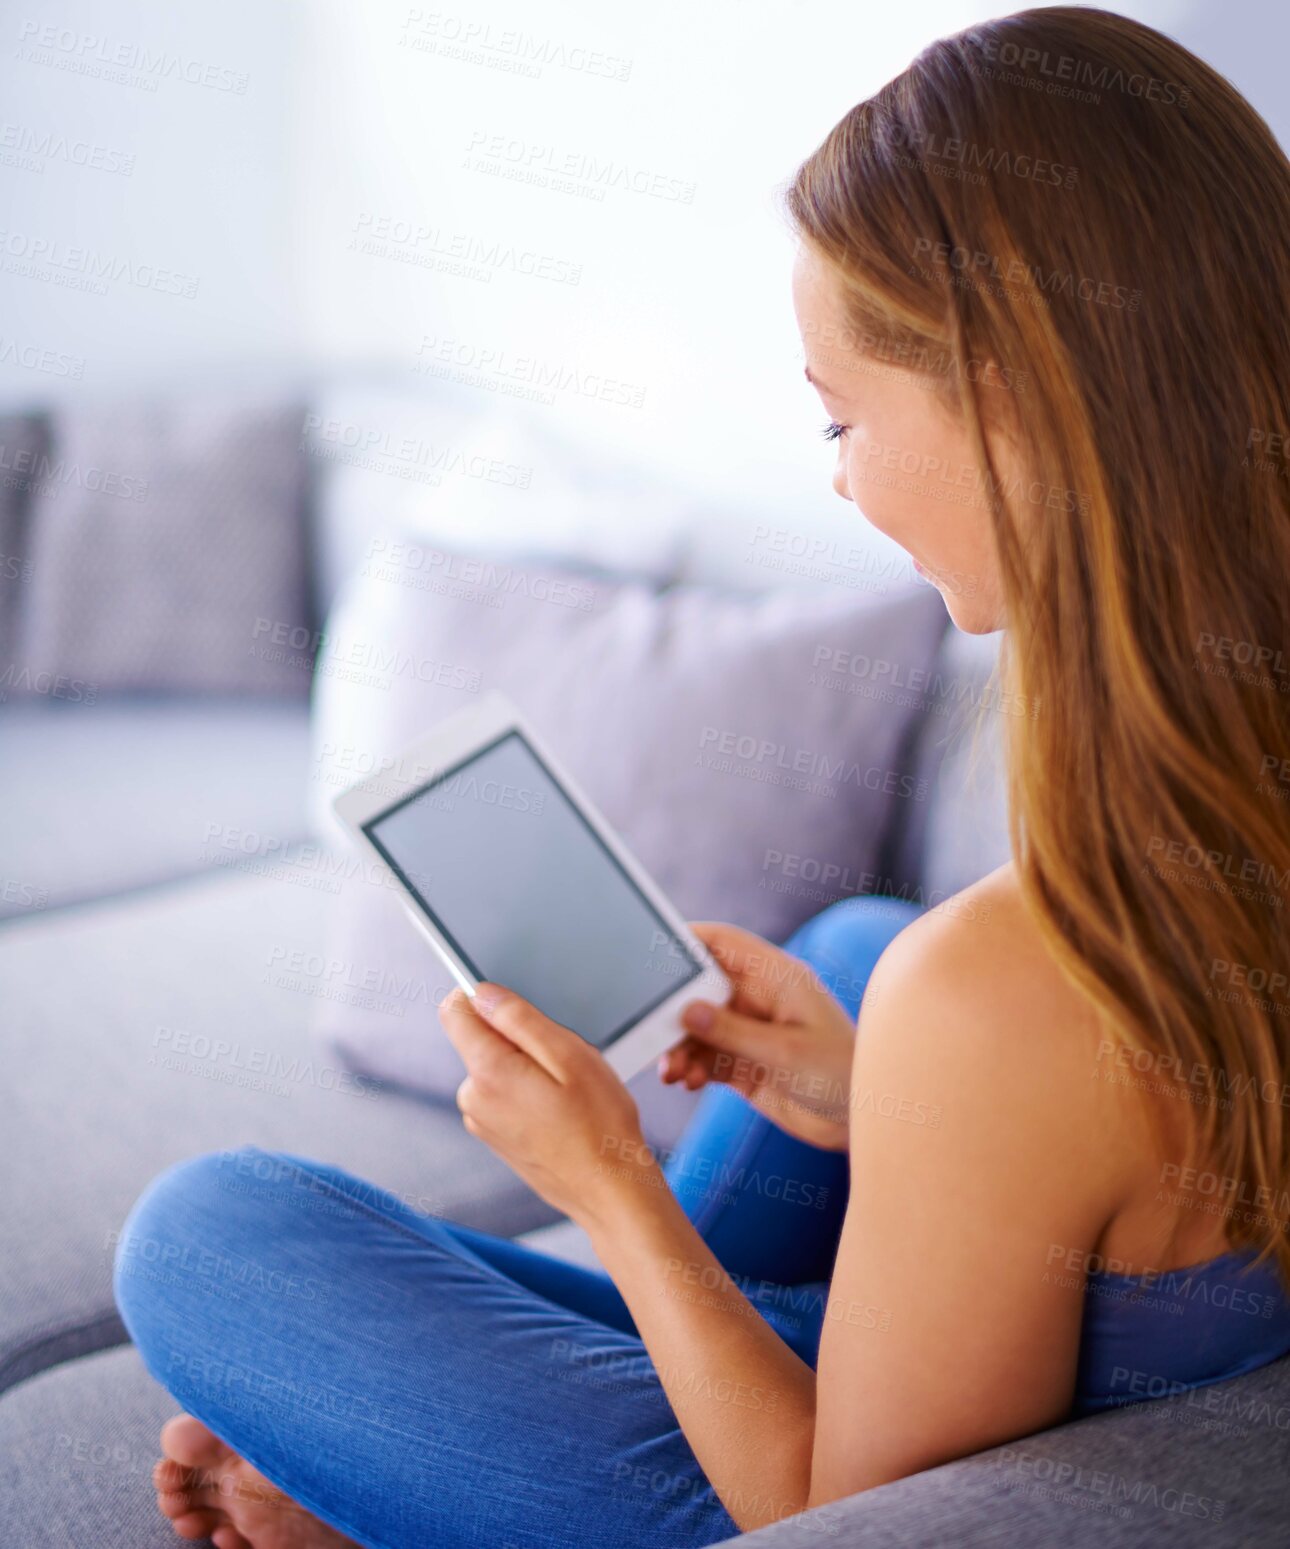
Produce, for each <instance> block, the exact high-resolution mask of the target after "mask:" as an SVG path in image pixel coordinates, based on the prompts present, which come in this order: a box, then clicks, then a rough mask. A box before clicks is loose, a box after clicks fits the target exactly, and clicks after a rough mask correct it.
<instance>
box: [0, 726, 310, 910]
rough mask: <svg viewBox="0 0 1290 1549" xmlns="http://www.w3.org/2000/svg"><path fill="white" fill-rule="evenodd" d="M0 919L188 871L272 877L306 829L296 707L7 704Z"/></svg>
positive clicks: (0, 770)
mask: <svg viewBox="0 0 1290 1549" xmlns="http://www.w3.org/2000/svg"><path fill="white" fill-rule="evenodd" d="M0 714H2V715H3V727H4V730H3V735H4V757H3V758H0V812H2V813H3V814H4V822H3V825H2V826H0V918H4V917H6V916H11V915H27V914H33V913H36V912H39V911H40V910H42V909H52V908H56V907H58V906H60V905H63V904H70V903H77V902H81V901H83V900H85V899H89V898H99V897H104V896H106V895H109V894H112V893H120V892H125V891H128V890H129V889H131V888H136V887H144V886H149V885H152V884H155V883H158V882H165V881H169V880H170V879H172V878H176V877H185V876H190V875H191V874H192V873H194V872H197V871H200V870H202V869H204V868H206V867H210V866H230V865H240V866H244V867H250V868H256V869H259V870H262V871H271V870H272V869H273V867H274V866H275V865H276V864H277V863H278V862H279V861H280V860H281V859H282V857H283V855H284V853H285V852H286V850H287V848H288V846H289V845H290V842H291V841H292V840H299V839H301V838H303V837H304V836H305V835H306V834H307V832H308V819H307V816H306V811H305V790H306V786H307V783H308V781H307V770H308V763H309V727H308V715H307V711H306V707H305V705H304V704H297V703H294V702H290V701H288V702H282V701H275V702H261V703H257V702H256V701H253V700H252V701H241V702H238V701H234V700H225V701H220V700H213V701H211V700H208V701H202V700H186V699H175V700H169V699H146V698H145V699H126V698H122V699H117V700H104V701H100V702H99V703H98V704H95V705H60V704H57V703H50V702H49V701H47V700H31V701H28V702H26V703H22V704H16V705H6V706H5V708H4V710H3V712H0Z"/></svg>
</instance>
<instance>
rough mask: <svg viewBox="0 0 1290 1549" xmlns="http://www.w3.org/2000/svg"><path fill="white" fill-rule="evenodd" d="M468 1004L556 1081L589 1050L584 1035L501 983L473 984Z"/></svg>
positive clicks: (575, 1066)
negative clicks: (572, 1029) (562, 1023)
mask: <svg viewBox="0 0 1290 1549" xmlns="http://www.w3.org/2000/svg"><path fill="white" fill-rule="evenodd" d="M471 1005H472V1008H473V1010H474V1011H475V1014H476V1015H477V1016H478V1017H480V1018H482V1019H483V1021H484V1022H485V1023H486V1025H487V1026H488V1027H490V1028H495V1029H496V1030H497V1032H499V1033H500V1034H501V1035H502V1036H503V1037H504V1038H507V1039H509V1041H510V1042H511V1043H512V1044H513V1045H514V1046H515V1047H516V1048H517V1049H519V1050H521V1051H522V1052H523V1053H524V1054H527V1055H528V1057H529V1059H531V1060H532V1061H533V1063H534V1064H535V1065H540V1066H541V1067H542V1069H543V1070H545V1071H546V1073H547V1075H549V1076H550V1077H552V1078H553V1079H554V1080H556V1081H566V1080H567V1079H568V1077H569V1074H570V1072H571V1071H572V1070H574V1069H576V1068H577V1067H578V1065H579V1063H580V1062H581V1061H583V1060H585V1059H586V1057H587V1055H588V1053H590V1052H591V1045H590V1044H589V1043H588V1042H587V1041H586V1039H585V1038H580V1037H579V1036H578V1035H577V1033H574V1032H570V1030H569V1029H568V1028H567V1027H561V1026H560V1024H559V1023H558V1022H553V1021H552V1020H551V1018H550V1017H549V1016H546V1015H545V1014H544V1013H543V1012H541V1011H539V1010H538V1009H537V1007H536V1006H534V1005H533V1004H531V1002H529V1001H527V1000H525V999H524V997H523V996H522V995H517V994H516V993H515V991H514V990H508V989H507V988H506V987H505V985H501V984H492V983H489V982H487V981H485V982H483V983H481V984H479V985H477V986H476V988H475V993H474V995H473V997H472V998H471Z"/></svg>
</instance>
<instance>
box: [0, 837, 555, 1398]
mask: <svg viewBox="0 0 1290 1549" xmlns="http://www.w3.org/2000/svg"><path fill="white" fill-rule="evenodd" d="M278 871H279V873H280V874H279V875H276V876H258V875H255V874H249V873H242V872H220V873H216V874H208V875H205V876H201V877H198V878H195V879H193V880H192V881H190V882H188V883H185V884H176V885H173V886H171V887H168V888H164V889H157V890H153V891H147V892H143V893H138V894H135V895H132V896H130V897H128V898H124V899H118V900H115V901H114V902H112V903H108V904H95V905H89V906H87V907H85V908H84V909H77V910H69V911H66V912H64V913H60V914H47V915H44V916H42V917H38V918H34V919H29V920H23V921H11V922H10V923H9V924H7V925H6V926H5V927H4V928H3V929H0V1004H2V1005H3V1006H4V1009H5V1024H6V1025H5V1035H6V1047H7V1050H8V1054H9V1059H8V1062H7V1064H6V1080H5V1083H4V1095H3V1098H2V1099H0V1101H2V1102H3V1105H4V1113H3V1117H2V1118H0V1130H2V1131H3V1133H4V1135H5V1163H4V1168H5V1172H4V1178H5V1204H6V1208H5V1210H4V1213H3V1216H2V1217H0V1266H3V1268H2V1269H0V1281H2V1282H3V1295H0V1389H3V1387H4V1386H6V1385H8V1384H11V1383H14V1382H18V1381H20V1380H21V1379H22V1378H24V1377H26V1376H29V1375H30V1374H32V1373H33V1372H35V1371H39V1370H41V1369H42V1368H44V1367H47V1366H50V1365H52V1364H54V1363H55V1362H57V1361H60V1360H63V1359H66V1358H68V1357H69V1356H72V1355H76V1354H79V1353H83V1352H85V1351H87V1350H92V1349H95V1348H99V1347H101V1346H104V1345H107V1344H111V1343H114V1342H119V1341H120V1340H121V1339H122V1338H123V1337H124V1333H123V1330H122V1329H121V1327H120V1325H119V1323H118V1321H117V1319H116V1314H115V1310H114V1306H113V1301H112V1295H111V1267H112V1255H113V1248H114V1245H115V1240H116V1239H115V1234H116V1232H117V1230H118V1229H119V1227H120V1225H121V1222H122V1221H123V1219H124V1217H125V1215H126V1212H127V1211H128V1209H129V1207H130V1205H131V1204H132V1203H133V1201H134V1199H135V1198H136V1197H137V1196H138V1194H139V1193H140V1191H141V1190H142V1189H143V1187H144V1185H145V1184H146V1183H147V1182H148V1181H149V1179H150V1178H152V1177H153V1176H154V1175H155V1174H156V1173H158V1172H160V1171H161V1170H162V1169H163V1168H165V1167H167V1166H169V1165H170V1164H171V1163H172V1162H175V1161H178V1160H180V1159H181V1158H183V1157H186V1156H191V1155H194V1154H197V1153H199V1152H203V1151H215V1150H222V1149H226V1148H234V1147H237V1146H240V1145H242V1144H244V1143H248V1142H250V1143H254V1144H256V1145H259V1146H262V1147H265V1148H269V1149H279V1150H287V1151H292V1152H296V1153H300V1154H304V1155H310V1156H315V1157H319V1158H321V1159H324V1160H327V1161H331V1162H334V1163H337V1164H338V1165H340V1166H342V1167H346V1168H348V1169H349V1170H350V1171H352V1172H355V1173H357V1174H359V1175H360V1176H362V1177H365V1178H370V1179H371V1180H372V1181H373V1182H374V1183H376V1184H377V1185H379V1186H381V1187H384V1188H387V1189H390V1190H392V1191H394V1192H396V1193H397V1194H398V1195H400V1196H401V1197H403V1198H405V1199H408V1200H410V1201H411V1202H413V1203H414V1204H415V1205H417V1206H418V1208H420V1209H423V1210H425V1211H427V1212H429V1213H432V1214H442V1215H445V1216H448V1217H451V1218H453V1219H458V1220H462V1221H466V1222H468V1223H470V1224H472V1225H476V1226H480V1227H483V1228H485V1229H487V1230H490V1231H497V1232H501V1233H507V1234H509V1233H512V1232H515V1231H519V1230H523V1229H524V1228H526V1227H530V1226H533V1225H535V1224H537V1223H540V1222H543V1221H548V1220H550V1219H552V1216H553V1212H552V1211H550V1210H549V1209H548V1208H547V1207H546V1206H544V1205H543V1204H541V1202H540V1201H538V1200H537V1199H536V1197H535V1196H534V1195H532V1194H531V1193H530V1192H529V1190H528V1189H527V1188H526V1187H525V1186H524V1185H522V1184H521V1183H520V1182H519V1181H518V1180H517V1179H516V1178H515V1176H514V1174H512V1173H511V1172H510V1171H509V1169H507V1168H506V1167H505V1166H504V1165H503V1164H502V1163H501V1162H499V1161H498V1160H497V1159H496V1158H495V1157H494V1156H493V1155H492V1153H491V1152H489V1151H488V1150H487V1149H486V1148H485V1147H484V1146H483V1145H482V1144H480V1143H479V1142H477V1141H475V1140H472V1139H471V1138H470V1137H469V1136H468V1135H467V1134H466V1133H465V1132H464V1130H463V1129H462V1127H461V1123H460V1119H459V1116H458V1114H457V1111H456V1109H455V1108H453V1107H451V1106H450V1105H440V1106H436V1105H433V1104H430V1103H426V1102H424V1101H418V1100H414V1099H412V1098H409V1097H407V1096H406V1095H401V1094H398V1093H395V1092H392V1091H388V1090H383V1089H381V1088H380V1087H379V1086H378V1085H377V1083H375V1082H373V1081H370V1080H368V1079H366V1078H358V1077H355V1076H354V1075H353V1074H352V1073H351V1072H349V1071H347V1070H344V1069H342V1068H340V1067H339V1066H338V1065H337V1064H336V1063H335V1061H333V1060H329V1059H327V1058H326V1057H325V1056H324V1055H323V1054H322V1053H321V1052H320V1051H319V1049H318V1047H317V1045H316V1044H315V1043H313V1042H312V1041H311V1039H310V1034H309V1023H310V1015H311V1010H312V1007H313V1004H314V1001H315V999H316V998H317V997H318V996H320V995H330V994H344V993H347V991H346V989H345V986H344V984H343V983H342V982H340V979H339V978H338V977H337V976H336V975H334V974H329V971H328V969H329V965H328V963H327V961H326V960H325V959H324V958H323V956H322V953H321V948H320V940H321V934H322V932H321V928H320V920H321V912H322V904H323V901H324V897H325V894H324V892H323V891H322V890H321V889H320V887H319V885H318V884H319V876H318V873H317V871H316V870H314V869H312V868H310V867H307V866H301V867H295V868H293V867H291V866H283V867H280V868H278ZM401 1009H402V1010H403V1012H404V1014H405V1015H406V1018H407V1020H408V1022H409V1023H410V1024H411V1023H419V1024H424V1030H425V1036H426V1037H430V1038H432V1037H438V1036H442V1035H441V1034H440V1031H439V1028H438V1023H437V1020H436V1018H435V1016H434V1011H433V1007H428V1006H427V1005H425V1004H421V1003H419V1002H416V1001H409V1002H408V1003H407V1004H406V1005H404V1006H403V1007H402V1008H401Z"/></svg>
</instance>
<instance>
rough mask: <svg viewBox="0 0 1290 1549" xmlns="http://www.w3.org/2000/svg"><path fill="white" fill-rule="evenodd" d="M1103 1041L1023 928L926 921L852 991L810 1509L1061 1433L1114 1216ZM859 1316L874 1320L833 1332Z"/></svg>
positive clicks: (1118, 1158)
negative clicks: (1088, 1281)
mask: <svg viewBox="0 0 1290 1549" xmlns="http://www.w3.org/2000/svg"><path fill="white" fill-rule="evenodd" d="M1096 1048H1097V1034H1096V1029H1095V1027H1094V1025H1093V1023H1092V1020H1091V1018H1090V1017H1088V1016H1087V1013H1085V1012H1084V1011H1083V1009H1082V1006H1081V1005H1080V1003H1079V1002H1078V1000H1077V998H1076V997H1075V996H1074V994H1073V992H1072V991H1071V990H1070V988H1069V987H1068V986H1065V985H1063V984H1062V983H1061V982H1059V980H1058V979H1057V976H1056V970H1055V969H1054V968H1053V967H1052V966H1051V964H1050V963H1049V962H1048V961H1047V959H1046V956H1045V954H1044V953H1043V952H1042V949H1040V947H1039V945H1038V942H1037V940H1036V939H1035V938H1034V937H1032V936H1031V934H1030V931H1029V928H1028V927H1027V925H1026V924H1025V922H1024V920H1022V919H1021V918H1020V917H1019V914H1018V913H1017V912H1015V911H1013V910H1011V909H1005V910H1003V911H1000V912H998V913H997V914H995V915H994V916H993V917H992V918H991V920H990V921H989V923H983V922H981V921H980V920H955V919H952V918H949V917H942V918H939V919H938V918H934V917H931V916H924V917H923V919H921V920H919V921H918V922H917V923H916V924H915V925H913V926H911V927H909V929H907V930H906V931H904V932H903V933H902V934H901V935H900V936H899V937H898V938H897V939H896V941H895V942H893V944H892V946H891V947H889V948H888V950H887V952H886V953H885V954H884V955H883V957H882V959H881V960H880V962H879V963H878V966H877V968H876V969H875V971H874V975H873V977H872V979H871V981H870V985H869V988H868V990H867V992H866V995H865V1001H864V1006H863V1008H862V1011H861V1017H860V1030H859V1037H858V1038H857V1042H856V1050H855V1063H854V1074H853V1081H852V1095H851V1101H852V1122H851V1146H850V1160H851V1189H850V1195H849V1203H848V1209H847V1214H846V1219H845V1221H844V1223H843V1229H842V1236H841V1241H840V1243H839V1248H838V1256H837V1260H836V1263H835V1267H834V1274H833V1280H832V1283H831V1286H830V1297H829V1303H828V1309H827V1313H828V1315H827V1316H826V1319H825V1324H824V1332H823V1336H822V1339H821V1344H820V1355H819V1363H818V1373H819V1376H818V1387H817V1403H816V1431H815V1447H814V1452H813V1455H812V1466H811V1485H810V1491H809V1497H808V1498H809V1502H810V1504H811V1505H812V1506H814V1505H819V1504H821V1503H823V1502H826V1501H832V1500H837V1499H839V1498H840V1497H843V1496H846V1495H851V1494H854V1493H855V1492H857V1491H859V1490H865V1489H870V1488H873V1487H874V1486H876V1485H881V1484H886V1483H889V1482H890V1481H892V1480H895V1479H900V1478H904V1477H905V1476H906V1475H908V1474H912V1473H915V1472H918V1471H919V1470H921V1469H926V1468H931V1467H934V1466H936V1465H937V1464H940V1463H944V1462H948V1461H950V1460H952V1459H955V1458H959V1457H964V1456H967V1455H968V1454H970V1453H974V1452H978V1451H981V1450H983V1449H985V1448H987V1447H991V1446H995V1445H998V1444H1000V1443H1002V1442H1005V1441H1008V1440H1011V1439H1013V1438H1015V1437H1019V1436H1025V1435H1029V1434H1031V1433H1032V1432H1034V1431H1037V1430H1041V1429H1043V1428H1045V1427H1047V1426H1050V1425H1053V1424H1055V1423H1056V1422H1057V1421H1059V1420H1060V1419H1061V1418H1062V1417H1063V1416H1064V1415H1065V1414H1066V1413H1068V1411H1069V1408H1070V1403H1071V1398H1072V1394H1073V1390H1074V1383H1075V1372H1076V1362H1077V1356H1078V1351H1079V1338H1080V1325H1081V1319H1082V1315H1083V1289H1084V1277H1083V1274H1082V1273H1075V1274H1072V1273H1070V1272H1069V1270H1068V1269H1067V1268H1066V1267H1065V1266H1066V1265H1068V1264H1069V1263H1070V1262H1072V1261H1073V1262H1076V1263H1079V1262H1082V1258H1081V1255H1082V1254H1084V1253H1087V1252H1089V1251H1091V1250H1092V1249H1094V1248H1095V1247H1096V1245H1097V1242H1098V1240H1099V1238H1100V1236H1101V1233H1102V1231H1103V1229H1104V1227H1105V1226H1106V1224H1107V1222H1108V1221H1109V1220H1110V1219H1111V1217H1112V1216H1113V1215H1114V1214H1115V1212H1116V1210H1117V1209H1118V1208H1119V1206H1120V1205H1121V1204H1122V1202H1123V1191H1124V1187H1125V1183H1124V1177H1125V1174H1124V1162H1123V1158H1124V1156H1125V1147H1124V1142H1123V1136H1122V1134H1120V1133H1119V1131H1118V1130H1117V1122H1118V1121H1117V1119H1116V1118H1114V1117H1113V1116H1112V1115H1110V1114H1108V1113H1107V1112H1106V1111H1105V1110H1104V1108H1103V1106H1102V1100H1101V1099H1100V1096H1099V1094H1100V1093H1105V1091H1106V1090H1107V1089H1106V1088H1105V1087H1104V1084H1103V1083H1101V1082H1099V1081H1097V1080H1095V1079H1093V1077H1094V1076H1095V1075H1096V1071H1097V1063H1096ZM855 1305H873V1306H876V1307H879V1308H881V1309H883V1310H884V1312H885V1313H887V1314H888V1315H889V1316H887V1317H886V1318H885V1319H884V1320H882V1321H880V1322H879V1323H878V1324H877V1325H875V1324H873V1323H869V1322H865V1323H860V1322H857V1321H855V1320H853V1319H850V1318H848V1317H847V1316H846V1315H845V1312H846V1309H848V1308H849V1307H852V1306H855Z"/></svg>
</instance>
